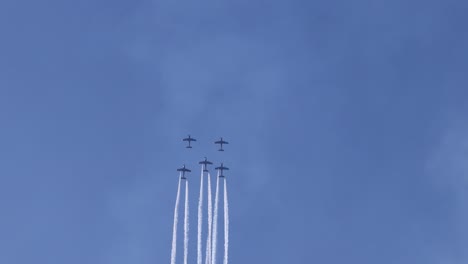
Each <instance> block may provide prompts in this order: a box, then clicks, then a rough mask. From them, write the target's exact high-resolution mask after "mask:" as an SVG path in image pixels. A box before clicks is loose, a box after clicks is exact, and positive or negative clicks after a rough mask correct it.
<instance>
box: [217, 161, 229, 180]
mask: <svg viewBox="0 0 468 264" xmlns="http://www.w3.org/2000/svg"><path fill="white" fill-rule="evenodd" d="M215 169H217V170H220V171H221V173H220V174H219V177H222V178H224V175H223V171H225V170H229V168H228V167H224V165H223V163H222V162H221V166H220V167H216V168H215Z"/></svg>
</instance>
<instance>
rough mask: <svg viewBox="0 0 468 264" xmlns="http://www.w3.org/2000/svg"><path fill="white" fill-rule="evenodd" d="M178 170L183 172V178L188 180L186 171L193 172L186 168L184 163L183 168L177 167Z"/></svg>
mask: <svg viewBox="0 0 468 264" xmlns="http://www.w3.org/2000/svg"><path fill="white" fill-rule="evenodd" d="M177 171H180V172H182V178H181V179H183V180H186V179H187V178H185V173H186V172H191V170H189V169H187V168H185V164H184V166H183V167H182V168H180V169H177Z"/></svg>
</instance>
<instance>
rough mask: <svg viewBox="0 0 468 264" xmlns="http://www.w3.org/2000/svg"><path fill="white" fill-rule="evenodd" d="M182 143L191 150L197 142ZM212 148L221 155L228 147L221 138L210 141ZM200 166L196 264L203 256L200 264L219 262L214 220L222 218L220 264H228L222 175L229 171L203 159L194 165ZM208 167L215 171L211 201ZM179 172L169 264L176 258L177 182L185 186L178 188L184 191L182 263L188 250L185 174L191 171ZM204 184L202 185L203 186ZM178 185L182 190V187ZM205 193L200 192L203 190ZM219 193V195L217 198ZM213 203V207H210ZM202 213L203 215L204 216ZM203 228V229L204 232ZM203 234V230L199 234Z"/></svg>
mask: <svg viewBox="0 0 468 264" xmlns="http://www.w3.org/2000/svg"><path fill="white" fill-rule="evenodd" d="M182 141H183V142H186V144H187V145H185V148H187V149H193V148H194V146H193V144H194V142H197V139H195V138H193V137H192V136H190V135H188V137H186V138H183V139H182ZM214 144H215V145H219V148H217V150H218V151H222V152H224V151H225V150H224V146H226V145H228V144H229V142H227V141H226V140H224V139H223V138H222V137H221V138H220V139H219V140H216V141H214ZM198 164H200V165H201V175H200V194H199V198H198V214H197V219H198V221H197V223H198V225H197V254H196V255H197V264H203V255H205V262H204V264H216V263H217V260H218V259H220V258H221V257H219V256H218V255H217V251H218V239H217V238H218V229H219V228H218V220H220V219H219V218H221V217H220V216H221V215H222V216H223V220H224V222H223V223H221V224H220V225H223V227H224V228H223V229H221V230H223V231H224V235H223V238H224V244H223V245H224V251H223V252H224V255H223V256H222V260H223V262H222V263H223V264H228V252H229V205H228V204H229V202H228V193H227V182H228V181H227V179H226V176H225V175H224V172H225V171H228V170H229V168H228V167H226V166H225V165H224V163H223V162H221V164H220V165H219V166H217V167H215V166H213V162H211V161H209V160H208V158H207V157H205V158H204V160H202V161H200V162H198ZM211 166H213V167H214V169H215V170H216V171H217V177H216V178H215V179H216V184H215V189H214V190H215V192H214V199H212V196H213V192H212V185H211V174H210V171H209V169H210V168H211ZM177 172H179V175H180V176H179V180H178V181H179V184H178V187H177V195H176V202H175V206H174V224H173V229H172V248H171V264H176V257H177V237H178V236H177V229H178V218H179V203H180V198H181V182H183V185H185V188H184V187H182V190H184V189H185V195H184V196H183V197H184V198H185V203H184V207H183V208H184V211H183V212H184V221H183V227H184V228H183V238H184V239H183V263H184V264H187V263H188V248H189V243H188V241H189V222H190V221H189V204H190V203H189V180H188V179H187V175H188V173H190V172H191V170H190V169H189V168H188V167H187V166H186V164H183V166H182V167H181V168H178V169H177ZM204 181H206V182H205V183H204ZM183 185H182V186H183ZM205 187H206V188H207V189H206V192H205V191H204V188H205ZM204 193H206V194H207V196H208V197H207V198H208V199H207V201H206V205H207V208H206V209H205V210H203V204H204V203H203V195H204ZM220 193H222V194H223V195H222V196H221V195H220ZM213 200H214V203H213ZM221 204H222V206H223V207H222V208H223V209H224V210H223V211H220V210H219V209H220V206H221ZM204 212H205V213H204ZM204 217H206V219H207V221H206V226H205V227H204V226H203V218H204ZM205 228H206V229H205ZM203 230H206V231H205V233H203ZM204 236H205V238H206V246H205V254H203V237H204Z"/></svg>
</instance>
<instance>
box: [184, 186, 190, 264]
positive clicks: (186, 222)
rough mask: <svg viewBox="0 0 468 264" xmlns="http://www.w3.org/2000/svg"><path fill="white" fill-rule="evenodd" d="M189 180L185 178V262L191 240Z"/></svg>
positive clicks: (185, 261) (185, 262)
mask: <svg viewBox="0 0 468 264" xmlns="http://www.w3.org/2000/svg"><path fill="white" fill-rule="evenodd" d="M188 194H189V191H188V180H185V214H184V264H187V261H188V240H189V233H188V232H189V203H188V201H189V199H188Z"/></svg>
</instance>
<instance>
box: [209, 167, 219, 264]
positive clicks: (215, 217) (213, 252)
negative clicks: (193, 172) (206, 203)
mask: <svg viewBox="0 0 468 264" xmlns="http://www.w3.org/2000/svg"><path fill="white" fill-rule="evenodd" d="M219 175H220V172H219V171H218V176H217V177H216V194H215V205H214V215H213V241H212V244H211V256H212V257H211V264H216V249H217V246H218V245H217V243H218V203H219Z"/></svg>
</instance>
